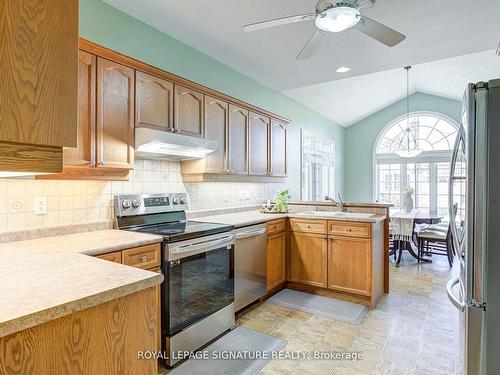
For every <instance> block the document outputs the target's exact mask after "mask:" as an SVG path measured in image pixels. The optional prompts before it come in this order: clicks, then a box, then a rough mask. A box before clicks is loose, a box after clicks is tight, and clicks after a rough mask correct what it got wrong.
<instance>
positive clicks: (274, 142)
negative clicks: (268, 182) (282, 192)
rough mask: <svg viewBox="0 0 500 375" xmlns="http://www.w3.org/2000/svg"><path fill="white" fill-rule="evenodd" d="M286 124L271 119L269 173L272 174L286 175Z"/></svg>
mask: <svg viewBox="0 0 500 375" xmlns="http://www.w3.org/2000/svg"><path fill="white" fill-rule="evenodd" d="M287 131H288V130H287V126H286V125H285V124H284V123H282V122H280V121H278V120H275V119H272V120H271V132H270V133H271V142H270V144H271V150H270V157H271V162H270V165H271V167H270V173H271V175H272V176H278V177H279V176H282V177H284V176H286V175H287Z"/></svg>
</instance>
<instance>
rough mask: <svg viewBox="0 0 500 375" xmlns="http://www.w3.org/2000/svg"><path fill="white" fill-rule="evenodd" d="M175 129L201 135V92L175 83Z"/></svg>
mask: <svg viewBox="0 0 500 375" xmlns="http://www.w3.org/2000/svg"><path fill="white" fill-rule="evenodd" d="M174 122H175V130H176V131H178V132H179V133H181V134H186V135H192V136H196V137H203V94H202V93H199V92H198V91H194V90H191V89H188V88H186V87H182V86H178V85H175V114H174Z"/></svg>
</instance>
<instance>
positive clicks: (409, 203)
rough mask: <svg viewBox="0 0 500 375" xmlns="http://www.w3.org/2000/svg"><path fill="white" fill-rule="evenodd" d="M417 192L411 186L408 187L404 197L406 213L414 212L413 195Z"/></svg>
mask: <svg viewBox="0 0 500 375" xmlns="http://www.w3.org/2000/svg"><path fill="white" fill-rule="evenodd" d="M414 192H415V190H413V188H412V187H411V186H407V187H406V188H405V191H404V196H403V208H404V210H405V212H407V213H410V212H411V210H413V193H414Z"/></svg>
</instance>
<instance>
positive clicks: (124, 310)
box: [0, 288, 158, 375]
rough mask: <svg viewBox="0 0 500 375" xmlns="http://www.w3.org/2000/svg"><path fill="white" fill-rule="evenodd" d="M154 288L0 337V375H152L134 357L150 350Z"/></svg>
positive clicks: (151, 364) (149, 363)
mask: <svg viewBox="0 0 500 375" xmlns="http://www.w3.org/2000/svg"><path fill="white" fill-rule="evenodd" d="M156 295H157V294H156V290H155V288H148V289H144V290H141V291H139V292H136V293H133V294H130V295H128V296H125V297H121V298H118V299H115V300H112V301H109V302H106V303H102V304H100V305H97V306H94V307H91V308H88V309H85V310H82V311H78V312H76V313H73V314H69V315H66V316H64V317H61V318H58V319H55V320H52V321H50V322H47V323H43V324H40V325H37V326H35V327H32V328H28V329H25V330H22V331H19V332H17V333H14V334H12V335H8V336H4V337H0V374H10V375H15V374H18V375H26V374H37V375H53V374H82V375H83V374H88V375H95V374H109V375H124V374H130V375H133V374H144V375H156V374H158V362H157V361H156V360H154V359H148V360H147V359H139V358H138V352H139V351H147V350H154V348H155V347H156V341H155V335H156V329H157V326H156V324H155V323H156V319H157V317H156V305H155V301H156Z"/></svg>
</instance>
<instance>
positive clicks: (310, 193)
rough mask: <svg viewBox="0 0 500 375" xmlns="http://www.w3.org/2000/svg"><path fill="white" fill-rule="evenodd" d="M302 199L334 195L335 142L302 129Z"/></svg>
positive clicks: (320, 198)
mask: <svg viewBox="0 0 500 375" xmlns="http://www.w3.org/2000/svg"><path fill="white" fill-rule="evenodd" d="M301 152H302V177H301V189H302V193H301V195H302V200H310V201H318V200H323V199H324V198H325V195H328V196H332V197H333V196H334V186H335V142H334V141H333V139H325V138H324V137H319V136H316V135H314V134H312V133H309V132H307V131H304V130H302V146H301Z"/></svg>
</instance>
